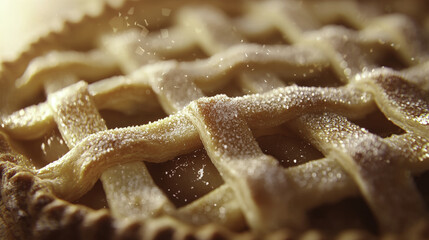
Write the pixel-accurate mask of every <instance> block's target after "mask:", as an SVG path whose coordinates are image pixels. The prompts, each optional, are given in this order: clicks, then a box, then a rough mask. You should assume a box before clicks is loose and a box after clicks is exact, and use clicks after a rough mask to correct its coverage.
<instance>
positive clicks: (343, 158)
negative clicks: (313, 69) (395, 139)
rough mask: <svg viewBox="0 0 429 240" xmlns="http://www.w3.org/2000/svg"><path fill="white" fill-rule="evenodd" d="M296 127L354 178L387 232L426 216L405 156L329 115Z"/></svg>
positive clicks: (300, 120) (300, 122)
mask: <svg viewBox="0 0 429 240" xmlns="http://www.w3.org/2000/svg"><path fill="white" fill-rule="evenodd" d="M293 126H294V127H296V128H297V129H299V131H300V133H301V134H303V136H304V137H306V138H307V139H309V140H310V141H311V142H312V143H313V144H315V145H316V146H317V147H318V148H319V149H320V150H321V151H322V152H323V153H324V154H325V155H327V156H329V157H331V158H333V159H335V160H337V161H338V162H339V163H340V164H341V166H343V168H344V169H345V170H346V171H347V173H348V174H350V176H351V177H352V178H353V179H354V181H355V182H356V184H357V185H358V186H359V189H360V191H361V193H362V194H363V196H364V198H365V199H366V201H367V203H368V205H369V206H370V208H371V209H372V211H373V213H374V215H375V217H376V218H377V220H378V223H379V224H380V228H381V229H382V230H383V231H387V232H401V231H403V230H404V229H407V227H409V226H411V225H412V224H413V222H414V221H416V220H418V219H421V218H423V217H424V216H425V215H426V209H425V207H424V203H423V201H422V198H421V196H420V195H419V193H418V191H417V189H416V186H415V185H414V182H413V179H412V178H411V176H410V173H409V171H408V170H406V169H405V168H404V167H403V166H404V165H403V163H402V162H401V159H402V158H403V157H404V156H403V155H402V154H401V152H400V151H398V150H396V149H394V148H392V147H391V145H389V144H387V143H386V142H385V141H384V140H382V139H381V138H380V137H377V136H375V135H373V134H370V133H368V132H367V131H366V130H364V129H361V128H359V127H358V126H356V125H353V124H351V123H350V122H348V121H347V120H346V118H344V117H341V116H338V115H335V114H329V113H326V114H322V115H312V114H308V115H304V116H302V117H299V118H298V119H297V120H295V121H294V123H293Z"/></svg>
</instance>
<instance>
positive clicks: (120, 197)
mask: <svg viewBox="0 0 429 240" xmlns="http://www.w3.org/2000/svg"><path fill="white" fill-rule="evenodd" d="M87 86H88V85H87V83H85V82H83V81H81V82H78V83H76V84H74V85H71V86H69V87H66V88H64V89H61V90H59V91H57V92H54V93H51V94H49V95H48V103H49V105H50V107H51V108H52V109H53V111H52V112H53V113H54V119H55V121H56V123H57V125H58V129H59V130H60V132H61V135H62V136H63V138H64V140H65V141H66V143H67V145H68V146H69V148H70V149H72V148H73V147H75V146H76V145H77V144H78V143H79V142H81V141H82V140H83V139H84V138H85V137H87V136H89V135H91V134H93V133H97V132H99V131H103V130H107V127H106V124H105V123H104V120H103V119H102V118H101V116H100V114H99V113H98V111H97V109H96V107H95V105H94V103H93V101H92V99H91V96H90V95H89V93H88V91H87ZM69 172H71V173H66V174H71V175H73V174H74V170H73V169H69ZM101 181H102V183H103V186H104V189H105V193H106V197H107V200H108V203H109V206H110V208H111V212H112V214H113V215H114V216H116V217H121V218H147V217H149V216H154V215H157V214H159V213H163V212H165V211H171V209H173V208H174V207H173V205H172V203H171V202H170V201H169V200H168V198H167V197H166V196H165V195H164V194H163V193H162V191H161V190H160V189H159V188H158V187H157V186H156V185H155V183H154V182H153V180H152V178H151V176H150V174H149V172H148V170H147V169H146V167H145V165H144V164H143V163H141V162H137V163H128V164H124V165H119V166H115V167H112V168H109V169H106V170H105V171H104V172H103V173H102V175H101ZM124 190H125V191H124ZM142 206H144V207H142Z"/></svg>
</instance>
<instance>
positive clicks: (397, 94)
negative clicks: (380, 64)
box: [355, 69, 429, 138]
mask: <svg viewBox="0 0 429 240" xmlns="http://www.w3.org/2000/svg"><path fill="white" fill-rule="evenodd" d="M355 80H356V81H357V85H356V86H359V88H362V89H363V90H365V91H368V92H371V93H373V94H374V98H375V101H376V102H377V105H378V107H379V108H380V110H381V111H382V112H383V113H384V114H386V115H387V116H388V117H389V118H390V119H391V120H392V122H394V123H395V124H396V125H398V126H400V127H401V128H403V129H405V130H408V131H410V132H414V133H416V134H418V135H420V136H423V137H426V138H429V92H427V91H425V90H422V89H420V88H419V87H418V86H416V85H414V84H413V83H410V82H409V81H406V80H405V79H404V78H402V77H401V76H400V75H398V74H395V73H394V72H392V71H389V70H383V69H379V70H377V71H373V72H371V73H369V74H362V75H358V76H357V77H356V79H355Z"/></svg>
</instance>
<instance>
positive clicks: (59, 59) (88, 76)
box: [15, 50, 118, 96]
mask: <svg viewBox="0 0 429 240" xmlns="http://www.w3.org/2000/svg"><path fill="white" fill-rule="evenodd" d="M58 72H61V74H62V75H63V76H64V75H67V73H69V74H74V75H77V76H79V77H80V78H83V79H85V80H86V81H89V82H91V81H94V80H97V79H102V78H105V77H108V76H109V75H111V74H114V73H116V72H118V68H117V65H116V62H115V61H114V60H113V59H111V58H109V56H108V55H107V54H106V53H104V52H102V51H99V50H93V51H91V52H87V53H79V52H71V51H70V52H57V51H55V52H50V53H48V54H46V55H44V56H41V57H37V58H35V59H33V60H32V61H31V62H30V64H29V65H28V67H27V69H26V71H25V72H24V74H23V75H22V76H21V77H20V78H19V79H17V80H16V82H15V86H16V88H17V94H19V95H29V96H34V95H36V94H37V93H38V92H39V91H40V90H41V89H42V87H43V84H44V82H45V81H46V79H48V78H50V75H53V76H55V73H58Z"/></svg>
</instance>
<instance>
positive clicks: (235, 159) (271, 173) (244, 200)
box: [186, 97, 304, 232]
mask: <svg viewBox="0 0 429 240" xmlns="http://www.w3.org/2000/svg"><path fill="white" fill-rule="evenodd" d="M238 108H239V107H238V105H236V104H234V103H232V101H231V100H230V99H228V98H226V97H216V98H212V99H200V100H198V101H197V102H194V103H192V104H190V105H189V107H187V109H186V110H187V111H189V112H188V116H189V118H190V119H191V121H192V123H193V124H194V125H195V126H196V128H197V129H198V132H199V135H200V138H201V140H202V142H203V144H204V147H205V149H206V151H207V153H208V154H209V156H210V159H211V160H212V161H213V163H214V164H215V166H216V167H217V169H218V170H219V172H220V174H221V175H222V177H223V178H224V180H225V182H226V183H227V184H228V185H229V186H230V187H231V188H232V190H233V191H234V195H235V197H236V199H237V201H238V202H239V204H240V206H241V207H242V210H243V213H244V215H245V217H246V219H247V222H248V223H249V224H250V226H251V228H252V229H255V230H257V231H260V232H266V231H270V230H275V229H278V228H281V227H284V226H289V227H295V228H300V227H302V224H303V221H304V212H303V211H302V208H301V206H299V205H297V202H296V201H294V200H295V194H294V192H295V186H294V185H293V182H292V181H291V180H289V179H288V178H286V176H285V175H284V174H283V173H282V169H281V166H280V165H279V163H278V162H277V161H276V160H275V159H274V158H273V157H271V156H268V155H265V154H263V153H262V150H261V149H260V148H259V146H258V144H257V142H256V140H255V139H254V138H253V135H252V132H251V130H250V128H249V127H248V125H247V124H246V122H245V121H244V120H243V119H242V118H241V116H240V112H239V111H238ZM279 189H282V190H283V191H280V192H279V191H278V190H279Z"/></svg>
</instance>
